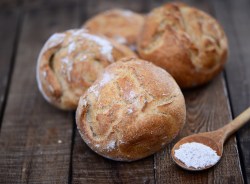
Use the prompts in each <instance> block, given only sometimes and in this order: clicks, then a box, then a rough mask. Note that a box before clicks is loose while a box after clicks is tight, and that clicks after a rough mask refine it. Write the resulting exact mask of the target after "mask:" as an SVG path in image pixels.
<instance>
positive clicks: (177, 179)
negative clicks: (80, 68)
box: [155, 0, 243, 183]
mask: <svg viewBox="0 0 250 184" xmlns="http://www.w3.org/2000/svg"><path fill="white" fill-rule="evenodd" d="M185 2H186V3H188V4H189V5H192V6H195V7H198V8H200V9H202V10H205V11H211V9H210V8H211V7H209V4H208V3H207V2H205V1H194V0H193V1H192V0H189V1H185ZM184 95H185V99H186V105H187V122H186V125H185V127H184V129H183V131H182V132H181V134H180V135H179V137H178V138H177V139H176V141H174V142H173V143H172V144H170V145H169V146H168V148H167V149H165V150H163V151H162V152H159V153H157V154H156V155H155V167H156V172H155V179H156V182H157V183H230V182H232V183H243V178H242V174H241V168H240V162H239V157H238V150H237V146H236V140H235V138H234V137H232V138H230V139H229V141H228V142H227V144H226V145H225V147H224V156H223V158H222V159H221V161H220V163H219V164H218V165H217V166H215V167H214V168H212V169H209V170H207V171H203V172H196V173H192V172H187V171H184V170H182V169H180V168H179V167H177V166H176V165H175V164H174V162H173V161H172V160H171V158H170V151H171V148H172V147H173V145H174V144H175V142H177V140H179V139H180V138H182V137H185V136H187V135H191V134H194V133H198V132H206V131H211V130H216V129H218V128H220V127H222V126H223V125H225V124H226V123H228V122H229V121H230V120H231V114H230V107H229V104H228V98H227V92H226V86H225V83H224V79H223V76H222V75H220V76H218V77H217V78H215V79H214V80H213V81H212V82H211V83H209V84H207V85H205V86H202V87H199V88H196V89H192V90H189V91H184ZM170 176H171V177H170Z"/></svg>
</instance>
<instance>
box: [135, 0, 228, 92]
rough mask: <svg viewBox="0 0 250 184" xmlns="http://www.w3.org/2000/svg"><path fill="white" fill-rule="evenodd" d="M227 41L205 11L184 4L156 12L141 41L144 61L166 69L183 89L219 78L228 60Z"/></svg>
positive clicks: (145, 27) (146, 21) (168, 5)
mask: <svg viewBox="0 0 250 184" xmlns="http://www.w3.org/2000/svg"><path fill="white" fill-rule="evenodd" d="M227 51H228V45H227V38H226V36H225V33H224V31H223V29H222V28H221V26H220V25H219V23H218V22H217V21H216V20H215V19H214V18H212V17H211V16H210V15H208V14H206V13H205V12H203V11H201V10H198V9H196V8H192V7H189V6H187V5H184V4H182V3H168V4H165V5H163V6H161V7H159V8H155V9H153V10H152V11H151V12H150V13H149V14H148V16H147V17H146V19H145V24H144V27H143V29H142V32H141V34H140V36H139V38H138V52H139V55H140V57H141V58H143V59H146V60H148V61H151V62H153V63H155V64H156V65H158V66H160V67H162V68H164V69H166V70H167V71H168V72H169V73H170V74H171V75H172V76H173V77H174V78H175V80H176V81H177V83H178V84H179V85H180V87H182V88H188V87H193V86H197V85H201V84H204V83H206V82H208V81H209V80H211V79H212V78H213V77H215V76H216V75H217V74H218V73H219V72H220V71H221V70H222V69H223V66H224V64H225V62H226V58H227Z"/></svg>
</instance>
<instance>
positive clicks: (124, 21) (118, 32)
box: [83, 9, 144, 50]
mask: <svg viewBox="0 0 250 184" xmlns="http://www.w3.org/2000/svg"><path fill="white" fill-rule="evenodd" d="M143 23H144V16H142V15H140V14H138V13H135V12H132V11H130V10H124V9H112V10H109V11H105V12H103V13H100V14H98V15H96V16H94V17H93V18H91V19H89V20H88V21H87V22H86V23H85V24H84V25H83V27H84V28H87V29H88V30H89V31H90V32H92V33H95V34H102V35H105V36H107V37H109V38H112V39H114V40H116V41H117V42H119V43H121V44H126V45H128V46H129V47H130V48H131V49H132V50H135V46H136V40H137V37H138V35H139V33H140V31H141V28H142V26H143Z"/></svg>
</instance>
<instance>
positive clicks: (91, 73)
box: [37, 29, 135, 110]
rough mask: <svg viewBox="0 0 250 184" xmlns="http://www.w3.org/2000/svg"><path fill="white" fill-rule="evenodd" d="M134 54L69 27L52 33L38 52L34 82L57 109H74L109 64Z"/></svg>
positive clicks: (123, 47) (127, 49) (119, 46)
mask: <svg viewBox="0 0 250 184" xmlns="http://www.w3.org/2000/svg"><path fill="white" fill-rule="evenodd" d="M125 56H135V54H134V53H133V52H132V51H131V50H130V49H129V48H127V47H126V46H124V45H121V44H118V43H115V42H114V41H109V40H107V39H104V38H101V37H98V36H95V35H92V34H89V33H88V32H87V31H86V30H83V29H79V30H69V31H66V32H64V33H56V34H53V35H52V36H51V37H50V38H49V39H48V41H47V42H46V43H45V45H44V47H43V48H42V51H41V52H40V55H39V58H38V63H37V82H38V86H39V89H40V91H41V92H42V94H43V96H44V97H45V98H46V100H47V101H48V102H50V103H51V104H53V105H55V106H57V107H58V108H60V109H67V110H73V109H76V107H77V104H78V100H79V98H80V96H81V95H82V94H83V93H84V92H85V90H86V89H87V88H88V87H89V86H90V85H91V84H92V83H93V82H94V81H95V80H96V78H97V76H98V75H99V74H100V73H102V71H103V69H104V68H105V67H106V66H108V65H109V64H111V63H113V62H115V61H116V60H118V59H120V58H122V57H125Z"/></svg>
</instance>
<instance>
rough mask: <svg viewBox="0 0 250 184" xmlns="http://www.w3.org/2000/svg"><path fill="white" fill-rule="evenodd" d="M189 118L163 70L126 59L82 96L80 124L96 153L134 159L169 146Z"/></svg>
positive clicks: (106, 73)
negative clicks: (186, 118)
mask: <svg viewBox="0 0 250 184" xmlns="http://www.w3.org/2000/svg"><path fill="white" fill-rule="evenodd" d="M185 117H186V108H185V101H184V97H183V94H182V92H181V90H180V88H179V87H178V85H177V83H176V82H175V80H174V79H173V78H172V77H171V76H170V75H169V74H168V73H167V72H166V71H165V70H163V69H161V68H159V67H157V66H155V65H153V64H152V63H150V62H147V61H144V60H139V59H136V58H124V59H122V60H120V61H118V62H116V63H113V64H111V65H109V66H108V67H107V68H106V69H105V70H104V72H103V74H102V75H101V76H100V77H99V78H98V79H97V80H96V81H95V83H94V84H93V85H92V86H91V87H90V88H89V89H88V90H87V91H86V92H85V94H84V95H83V96H82V97H81V98H80V100H79V104H78V108H77V112H76V123H77V127H78V130H79V132H80V134H81V136H82V138H83V140H84V141H85V142H86V144H87V145H88V146H89V147H90V148H91V149H92V150H94V151H95V152H96V153H98V154H100V155H102V156H104V157H107V158H109V159H113V160H119V161H133V160H138V159H141V158H144V157H146V156H149V155H151V154H153V153H155V152H157V151H158V150H160V149H161V148H163V147H165V146H166V144H168V143H169V142H170V141H172V140H173V139H174V138H175V137H176V135H177V134H178V133H179V131H180V130H181V129H182V127H183V125H184V123H185Z"/></svg>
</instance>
